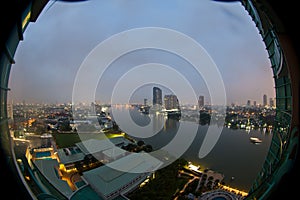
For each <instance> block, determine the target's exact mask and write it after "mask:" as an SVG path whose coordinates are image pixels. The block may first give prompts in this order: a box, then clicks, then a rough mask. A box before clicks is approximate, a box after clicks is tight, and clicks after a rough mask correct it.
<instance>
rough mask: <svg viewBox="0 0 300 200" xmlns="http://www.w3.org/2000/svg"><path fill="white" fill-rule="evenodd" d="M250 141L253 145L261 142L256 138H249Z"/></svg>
mask: <svg viewBox="0 0 300 200" xmlns="http://www.w3.org/2000/svg"><path fill="white" fill-rule="evenodd" d="M250 141H251V142H252V143H254V144H258V143H261V142H262V140H261V139H259V138H257V137H250Z"/></svg>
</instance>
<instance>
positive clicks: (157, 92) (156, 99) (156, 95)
mask: <svg viewBox="0 0 300 200" xmlns="http://www.w3.org/2000/svg"><path fill="white" fill-rule="evenodd" d="M153 105H162V90H161V89H160V88H158V87H153Z"/></svg>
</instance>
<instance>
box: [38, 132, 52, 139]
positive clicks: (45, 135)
mask: <svg viewBox="0 0 300 200" xmlns="http://www.w3.org/2000/svg"><path fill="white" fill-rule="evenodd" d="M41 138H52V135H51V134H50V133H43V134H42V135H41Z"/></svg>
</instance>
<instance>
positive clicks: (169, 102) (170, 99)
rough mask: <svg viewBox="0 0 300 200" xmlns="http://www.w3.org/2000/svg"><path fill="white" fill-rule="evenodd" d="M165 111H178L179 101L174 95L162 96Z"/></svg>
mask: <svg viewBox="0 0 300 200" xmlns="http://www.w3.org/2000/svg"><path fill="white" fill-rule="evenodd" d="M164 103H165V109H166V110H171V109H179V101H178V98H177V96H176V95H174V94H168V95H165V96H164Z"/></svg>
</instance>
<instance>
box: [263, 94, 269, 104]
mask: <svg viewBox="0 0 300 200" xmlns="http://www.w3.org/2000/svg"><path fill="white" fill-rule="evenodd" d="M267 105H268V97H267V95H266V94H264V96H263V106H267Z"/></svg>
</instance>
